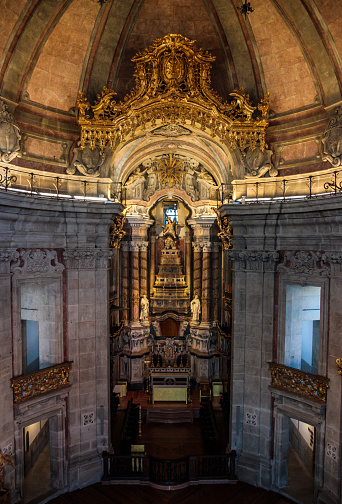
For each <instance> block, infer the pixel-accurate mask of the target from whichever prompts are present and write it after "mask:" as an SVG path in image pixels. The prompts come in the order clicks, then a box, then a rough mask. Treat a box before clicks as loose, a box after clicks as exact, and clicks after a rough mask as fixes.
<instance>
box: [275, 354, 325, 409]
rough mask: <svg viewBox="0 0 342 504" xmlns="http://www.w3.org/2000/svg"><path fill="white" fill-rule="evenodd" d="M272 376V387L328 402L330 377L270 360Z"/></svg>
mask: <svg viewBox="0 0 342 504" xmlns="http://www.w3.org/2000/svg"><path fill="white" fill-rule="evenodd" d="M268 365H269V370H270V372H271V376H272V383H271V387H273V388H277V389H281V390H284V391H286V392H293V393H294V394H298V395H300V396H302V397H305V398H307V399H313V400H315V401H319V402H321V403H325V402H326V397H327V389H328V387H329V385H328V383H329V379H328V378H325V377H324V376H319V375H314V374H311V373H306V372H305V371H300V370H299V369H294V368H291V367H289V366H284V365H283V364H276V363H274V362H269V363H268Z"/></svg>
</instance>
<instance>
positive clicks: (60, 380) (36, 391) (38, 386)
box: [11, 362, 72, 404]
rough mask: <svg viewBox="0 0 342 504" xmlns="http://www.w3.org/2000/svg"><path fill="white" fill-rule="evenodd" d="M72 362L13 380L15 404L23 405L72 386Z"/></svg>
mask: <svg viewBox="0 0 342 504" xmlns="http://www.w3.org/2000/svg"><path fill="white" fill-rule="evenodd" d="M71 365H72V362H63V363H62V364H56V365H55V366H51V367H48V368H45V369H40V370H39V371H35V372H34V373H30V374H26V375H22V376H17V377H16V378H12V380H11V387H12V388H13V395H14V398H13V402H14V403H15V404H17V403H21V402H23V401H26V400H28V399H32V398H34V397H37V396H40V395H42V394H46V393H47V392H52V391H53V390H59V389H63V388H65V387H69V386H70V382H69V374H70V370H71Z"/></svg>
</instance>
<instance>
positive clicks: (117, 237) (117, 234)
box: [110, 207, 131, 249]
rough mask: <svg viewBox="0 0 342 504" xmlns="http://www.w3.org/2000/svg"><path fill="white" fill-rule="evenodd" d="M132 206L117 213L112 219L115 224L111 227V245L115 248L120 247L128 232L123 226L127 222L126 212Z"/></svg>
mask: <svg viewBox="0 0 342 504" xmlns="http://www.w3.org/2000/svg"><path fill="white" fill-rule="evenodd" d="M130 208H131V207H127V208H125V209H124V210H123V212H122V213H121V215H116V216H115V217H114V218H113V219H112V220H113V225H112V227H111V228H110V246H111V248H113V249H117V248H119V247H120V243H121V240H122V238H123V237H124V236H125V234H126V231H124V230H123V227H124V224H125V222H126V214H127V212H128V210H129V209H130Z"/></svg>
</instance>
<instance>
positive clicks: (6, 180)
mask: <svg viewBox="0 0 342 504" xmlns="http://www.w3.org/2000/svg"><path fill="white" fill-rule="evenodd" d="M5 172H6V173H5V191H7V187H8V168H7V166H6V168H5Z"/></svg>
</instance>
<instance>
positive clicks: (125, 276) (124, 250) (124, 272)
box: [121, 242, 130, 320]
mask: <svg viewBox="0 0 342 504" xmlns="http://www.w3.org/2000/svg"><path fill="white" fill-rule="evenodd" d="M121 266H122V268H121V307H122V308H123V311H122V316H121V317H122V319H123V320H129V318H130V314H129V308H130V307H129V244H128V243H127V242H123V243H122V244H121Z"/></svg>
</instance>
